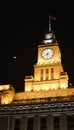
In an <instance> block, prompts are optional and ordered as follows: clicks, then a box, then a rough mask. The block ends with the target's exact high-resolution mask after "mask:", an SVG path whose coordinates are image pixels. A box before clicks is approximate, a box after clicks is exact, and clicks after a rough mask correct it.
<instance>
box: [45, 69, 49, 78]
mask: <svg viewBox="0 0 74 130" xmlns="http://www.w3.org/2000/svg"><path fill="white" fill-rule="evenodd" d="M48 79H49V69H46V80H48Z"/></svg>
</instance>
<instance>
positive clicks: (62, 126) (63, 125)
mask: <svg viewBox="0 0 74 130" xmlns="http://www.w3.org/2000/svg"><path fill="white" fill-rule="evenodd" d="M60 130H67V116H66V114H65V113H62V114H61V116H60Z"/></svg>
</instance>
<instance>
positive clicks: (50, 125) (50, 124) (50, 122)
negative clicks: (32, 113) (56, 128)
mask: <svg viewBox="0 0 74 130" xmlns="http://www.w3.org/2000/svg"><path fill="white" fill-rule="evenodd" d="M47 130H53V116H52V115H51V114H49V115H47Z"/></svg>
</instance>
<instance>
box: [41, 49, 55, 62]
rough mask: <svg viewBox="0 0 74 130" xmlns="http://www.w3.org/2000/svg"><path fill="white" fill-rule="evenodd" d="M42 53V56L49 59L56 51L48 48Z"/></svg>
mask: <svg viewBox="0 0 74 130" xmlns="http://www.w3.org/2000/svg"><path fill="white" fill-rule="evenodd" d="M41 54H42V58H44V59H46V60H48V59H50V58H52V57H53V55H54V51H53V50H52V49H50V48H46V49H45V50H43V51H42V53H41Z"/></svg>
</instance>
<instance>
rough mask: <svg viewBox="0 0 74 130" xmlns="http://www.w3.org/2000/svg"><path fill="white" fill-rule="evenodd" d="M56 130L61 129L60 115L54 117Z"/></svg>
mask: <svg viewBox="0 0 74 130" xmlns="http://www.w3.org/2000/svg"><path fill="white" fill-rule="evenodd" d="M54 130H60V117H54Z"/></svg>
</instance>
